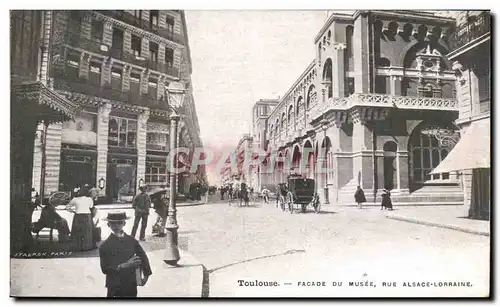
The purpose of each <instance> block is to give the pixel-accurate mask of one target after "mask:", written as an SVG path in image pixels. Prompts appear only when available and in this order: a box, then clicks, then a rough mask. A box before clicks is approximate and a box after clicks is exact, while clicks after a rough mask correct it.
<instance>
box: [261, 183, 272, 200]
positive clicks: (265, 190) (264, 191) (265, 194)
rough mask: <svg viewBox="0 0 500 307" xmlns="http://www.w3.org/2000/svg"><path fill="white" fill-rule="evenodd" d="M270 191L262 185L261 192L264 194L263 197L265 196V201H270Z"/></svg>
mask: <svg viewBox="0 0 500 307" xmlns="http://www.w3.org/2000/svg"><path fill="white" fill-rule="evenodd" d="M269 193H270V191H269V190H268V189H266V188H264V187H262V191H261V194H262V198H264V203H266V204H267V203H269Z"/></svg>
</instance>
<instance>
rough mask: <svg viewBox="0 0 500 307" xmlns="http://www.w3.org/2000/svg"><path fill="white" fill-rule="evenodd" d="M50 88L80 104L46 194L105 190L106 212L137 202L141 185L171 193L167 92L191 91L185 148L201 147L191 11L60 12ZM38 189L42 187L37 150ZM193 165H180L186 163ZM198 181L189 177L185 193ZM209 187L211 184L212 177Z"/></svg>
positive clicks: (51, 144) (58, 127)
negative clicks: (175, 87)
mask: <svg viewBox="0 0 500 307" xmlns="http://www.w3.org/2000/svg"><path fill="white" fill-rule="evenodd" d="M53 15H54V16H53V23H52V29H51V39H50V43H51V54H50V58H51V62H50V64H51V67H50V81H51V82H52V84H53V87H54V88H55V89H56V90H57V92H58V93H60V94H62V95H64V96H65V97H66V98H67V99H68V100H70V101H72V102H75V103H77V104H78V105H79V106H80V111H79V112H78V113H77V114H76V116H75V119H74V121H68V122H64V123H58V124H53V125H50V126H49V129H48V135H47V145H46V159H47V168H46V176H45V194H46V195H47V194H50V193H51V192H54V191H69V190H71V189H73V188H74V187H75V186H77V185H83V184H92V185H95V186H99V185H100V184H101V187H100V188H101V189H100V198H101V201H103V202H108V203H110V202H122V201H130V200H131V198H132V197H133V195H134V194H135V193H136V191H137V189H138V187H139V185H140V184H147V185H148V186H150V187H154V186H166V185H167V183H168V172H167V160H166V158H167V155H168V153H169V150H170V148H169V139H170V137H171V136H170V135H169V131H170V130H169V120H168V116H169V107H168V103H167V100H166V97H165V95H166V94H165V89H166V88H167V87H168V85H169V83H170V82H173V81H180V82H181V83H183V84H184V86H185V88H186V89H187V93H186V96H185V103H184V107H183V110H181V111H182V113H183V115H184V116H182V119H181V122H180V126H179V132H178V135H177V136H175V137H177V138H178V144H179V146H183V147H188V148H194V147H201V146H202V142H201V139H200V136H199V134H200V131H199V126H198V119H197V115H196V110H195V104H194V101H193V95H192V84H191V77H190V76H191V72H192V70H191V60H190V50H189V43H188V39H187V30H186V20H185V16H184V12H183V11H176V10H169V11H167V10H135V11H134V10H126V11H118V10H115V11H96V10H89V11H54V13H53ZM35 148H36V149H35V155H34V166H35V167H34V173H33V186H35V187H37V186H39V184H38V183H39V182H40V175H41V174H40V169H41V168H40V161H41V156H42V152H41V148H40V143H39V142H36V143H35ZM188 160H189V157H184V158H181V159H177V161H178V163H180V164H182V163H186V161H188ZM197 175H198V174H180V175H179V176H178V183H179V184H178V189H179V192H181V193H182V192H184V191H187V188H188V187H189V184H190V183H191V182H194V181H196V180H197ZM202 177H203V176H202Z"/></svg>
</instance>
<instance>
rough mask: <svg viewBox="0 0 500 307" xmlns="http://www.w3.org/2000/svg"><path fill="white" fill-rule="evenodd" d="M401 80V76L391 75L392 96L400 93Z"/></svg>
mask: <svg viewBox="0 0 500 307" xmlns="http://www.w3.org/2000/svg"><path fill="white" fill-rule="evenodd" d="M401 80H402V77H399V76H391V95H393V96H400V95H401Z"/></svg>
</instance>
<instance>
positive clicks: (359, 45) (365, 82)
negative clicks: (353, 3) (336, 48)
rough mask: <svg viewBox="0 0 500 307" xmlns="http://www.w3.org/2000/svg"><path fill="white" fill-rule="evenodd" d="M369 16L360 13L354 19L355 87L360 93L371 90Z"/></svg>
mask: <svg viewBox="0 0 500 307" xmlns="http://www.w3.org/2000/svg"><path fill="white" fill-rule="evenodd" d="M368 27H369V25H368V16H366V15H363V14H360V15H359V16H358V17H357V18H356V20H355V21H354V36H353V50H354V72H355V77H354V88H355V89H356V92H358V93H369V92H370V74H369V73H370V70H369V58H370V54H369V37H370V36H369V35H368Z"/></svg>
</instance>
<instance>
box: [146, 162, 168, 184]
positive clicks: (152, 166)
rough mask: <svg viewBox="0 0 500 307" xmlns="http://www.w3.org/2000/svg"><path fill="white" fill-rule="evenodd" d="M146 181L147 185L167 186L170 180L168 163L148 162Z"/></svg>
mask: <svg viewBox="0 0 500 307" xmlns="http://www.w3.org/2000/svg"><path fill="white" fill-rule="evenodd" d="M145 180H146V183H163V184H166V183H167V180H168V176H167V164H166V162H160V161H147V160H146V172H145Z"/></svg>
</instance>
